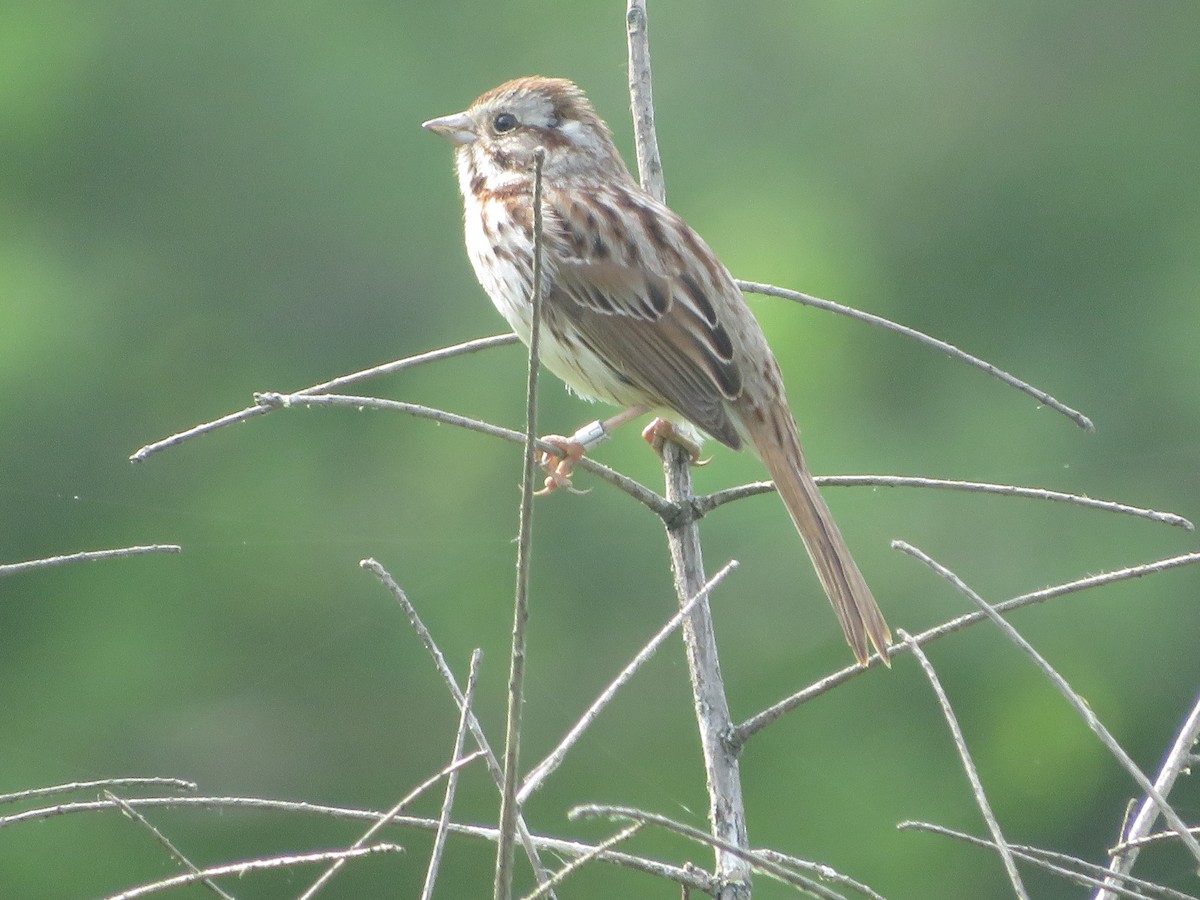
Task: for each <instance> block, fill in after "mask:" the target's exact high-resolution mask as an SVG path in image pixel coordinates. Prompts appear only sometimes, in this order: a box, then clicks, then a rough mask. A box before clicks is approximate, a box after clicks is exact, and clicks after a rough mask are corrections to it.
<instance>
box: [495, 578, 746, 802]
mask: <svg viewBox="0 0 1200 900" xmlns="http://www.w3.org/2000/svg"><path fill="white" fill-rule="evenodd" d="M736 567H737V560H730V561H729V562H727V563H726V564H725V565H724V566H723V567H722V568H721V570H720V571H719V572H717V574H716V575H714V576H713V577H712V578H710V579H709V580H708V582H707V583H706V584H705V585H704V587H703V588H702V589H701V590H700V591H699V593H697V594H696V595H695V596H694V597H692V598H691V599H690V600H689V601H688V602H687V603H686V604H684V606H683V607H682V608H680V610H679V612H677V613H675V615H673V616H672V617H671V619H670V621H668V622H667V624H666V625H664V626H663V627H662V628H661V629H659V631H658V633H657V634H656V635H654V637H652V638H651V639H650V641H649V642H648V643H647V644H646V645H645V646H644V647H642V649H641V650H640V651H638V654H637V655H636V656H635V657H634V658H633V659H632V660H631V661H630V662H629V665H627V666H626V667H625V668H624V669H622V670H621V672H620V674H619V675H617V677H616V678H614V679H613V680H612V682H611V683H610V684H609V685H608V687H606V688H605V689H604V690H603V691H602V692H601V693H600V696H599V697H597V698H596V700H595V701H594V702H593V703H592V705H591V706H589V707H588V708H587V709H586V710H585V711H584V713H583V715H582V716H580V717H579V720H578V721H577V722H576V723H575V725H574V726H572V728H571V730H570V731H568V732H567V734H566V736H565V737H564V738H563V739H562V740H561V741H560V742H559V744H558V746H557V747H555V748H554V749H553V750H552V751H551V752H550V753H549V754H548V755H547V756H546V758H545V759H543V760H542V761H541V762H540V763H538V764H537V765H536V766H535V767H534V768H533V770H532V771H531V772H530V773H529V774H528V775H527V776H526V777H525V782H524V784H522V785H521V790H520V792H519V793H518V794H517V801H518V802H519V803H521V804H524V803H525V801H526V800H528V799H529V796H530V794H532V793H533V792H534V791H536V790H537V789H538V788H540V787H541V786H542V783H543V782H545V780H546V779H547V778H548V777H549V776H550V775H551V774H553V772H554V771H555V770H556V769H557V768H558V767H559V766H560V765H562V762H563V760H564V759H566V756H567V753H568V752H569V751H570V749H571V748H572V747H574V746H575V744H576V743H578V741H579V739H580V737H582V736H583V733H584V731H586V730H587V728H588V727H589V726H590V725H591V724H592V723H593V722H594V721H595V720H596V718H597V717H598V716H599V715H600V713H601V711H603V709H604V708H605V707H606V706H608V704H609V702H611V701H612V699H613V697H615V696H616V694H617V691H619V690H620V689H621V688H622V687H624V686H625V684H626V683H627V682H628V681H629V679H631V678H632V677H633V676H634V673H636V672H637V670H638V669H640V668H641V667H642V665H643V664H644V663H645V662H646V661H647V660H648V659H650V657H651V656H653V655H654V653H655V651H656V650H658V648H659V647H660V646H661V645H662V642H663V641H665V640H666V639H667V638H668V637H669V636H670V635H671V634H673V633H674V631H675V629H676V628H678V627H679V623H680V622H682V621H683V620H684V618H686V617H687V616H689V615H691V612H692V609H693V607H695V605H696V604H697V603H701V602H703V601H705V600H706V599H707V598H708V595H709V594H710V593H711V592H712V590H713V588H715V587H716V586H717V585H718V584H720V582H721V581H722V580H723V579H724V578H725V576H726V575H728V574H729V573H730V572H731V571H733V569H735V568H736Z"/></svg>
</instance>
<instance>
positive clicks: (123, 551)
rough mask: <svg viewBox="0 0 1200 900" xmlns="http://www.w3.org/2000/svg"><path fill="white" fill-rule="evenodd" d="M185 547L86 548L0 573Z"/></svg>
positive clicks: (1, 567)
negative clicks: (78, 551) (79, 551)
mask: <svg viewBox="0 0 1200 900" xmlns="http://www.w3.org/2000/svg"><path fill="white" fill-rule="evenodd" d="M182 549H183V548H182V547H180V546H179V545H178V544H146V545H143V546H139V547H119V548H117V549H116V550H85V551H83V552H81V553H68V554H66V555H65V556H48V557H46V558H45V559H30V560H27V561H25V562H19V563H6V564H5V565H0V575H16V574H17V573H19V572H31V571H33V570H34V569H53V568H54V567H55V566H65V565H67V564H68V563H75V562H99V561H100V560H104V559H121V558H123V557H126V556H144V555H146V554H148V553H178V552H180V551H181V550H182Z"/></svg>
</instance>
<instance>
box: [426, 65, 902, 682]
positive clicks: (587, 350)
mask: <svg viewBox="0 0 1200 900" xmlns="http://www.w3.org/2000/svg"><path fill="white" fill-rule="evenodd" d="M423 127H424V128H426V129H427V130H429V131H431V132H433V133H435V134H437V135H440V136H442V137H444V138H447V139H448V140H449V141H451V142H452V143H453V144H454V145H455V147H456V149H455V168H456V171H457V176H458V184H459V188H460V191H461V193H462V199H463V208H464V231H465V238H466V247H467V254H468V257H469V258H470V261H471V264H472V266H473V268H474V270H475V275H476V277H477V278H478V280H479V283H480V285H481V286H482V287H483V289H484V291H485V292H486V293H487V294H488V296H489V297H490V298H491V300H492V302H493V303H494V304H495V306H496V308H497V309H498V310H499V312H500V314H501V315H502V316H503V317H504V318H505V319H506V320H507V321H508V323H509V325H510V327H511V328H512V329H513V331H514V332H515V333H516V334H517V336H518V337H519V338H520V339H521V340H522V341H524V342H525V343H526V344H528V343H529V341H530V334H531V329H532V311H533V303H532V295H533V286H534V285H533V281H534V210H533V197H534V179H535V174H534V166H535V159H539V158H540V164H541V185H540V188H541V202H542V210H541V212H542V219H543V224H542V251H541V252H542V285H541V287H542V307H541V321H540V322H539V350H540V357H541V362H542V363H543V364H544V365H545V366H546V368H547V369H549V370H550V371H551V372H552V373H554V374H555V375H556V376H557V377H558V378H560V379H561V380H562V381H564V382H565V383H566V385H567V387H568V388H569V389H570V390H572V391H573V392H574V393H576V394H578V395H580V396H581V397H584V398H586V399H590V400H599V401H603V402H605V403H608V404H612V405H614V406H616V407H618V408H620V409H621V412H620V413H618V414H616V415H614V416H612V417H611V418H609V419H607V420H605V421H604V422H597V423H593V424H592V426H590V427H585V428H583V429H580V430H579V431H577V432H576V433H575V435H573V436H572V437H570V438H563V437H561V436H558V435H551V436H548V437H547V438H546V440H548V441H550V443H551V445H552V446H554V447H555V448H556V450H557V451H558V453H557V454H555V459H550V458H543V467H544V468H545V469H546V471H547V477H546V491H550V490H553V489H555V488H557V487H570V472H571V469H572V467H573V466H574V464H575V462H576V461H577V460H578V459H579V458H581V457H582V456H583V454H584V453H585V452H586V451H587V450H588V449H590V448H591V447H592V446H594V445H595V444H596V443H598V442H599V440H601V439H603V438H604V437H606V436H607V434H608V432H609V431H610V430H611V428H613V427H615V426H616V425H618V424H621V423H623V422H625V421H628V420H629V419H632V418H635V417H637V416H639V415H642V414H645V413H654V414H655V415H656V416H658V418H656V419H655V421H654V423H652V425H651V426H650V427H649V428H647V429H646V432H644V436H646V438H647V440H649V441H650V442H651V443H652V444H653V445H655V446H656V448H657V449H660V450H661V446H662V442H663V441H664V440H676V441H678V442H679V443H682V444H684V446H685V447H688V449H689V452H690V453H691V456H692V461H693V462H697V461H698V459H697V456H698V449H697V442H698V439H699V438H700V436H701V435H708V436H709V437H711V438H713V439H715V440H717V441H719V442H720V443H721V444H724V445H725V446H727V447H729V448H731V449H733V450H741V449H744V448H749V449H751V450H753V451H754V452H755V453H756V454H757V455H758V457H759V458H760V459H761V460H762V462H763V464H764V465H765V467H766V469H767V471H768V472H769V473H770V475H771V478H772V479H773V480H774V482H775V487H776V489H777V491H778V493H779V495H780V497H781V498H782V499H783V503H784V505H785V507H786V508H787V511H788V514H789V515H790V517H791V520H792V522H793V523H794V525H795V527H796V530H797V531H798V532H799V535H800V538H801V540H802V542H803V544H804V546H805V548H806V549H807V551H808V555H809V557H810V558H811V560H812V563H813V567H814V569H815V570H816V574H817V577H818V580H819V581H820V583H821V585H822V587H823V588H824V590H825V593H826V594H827V596H828V598H829V600H830V602H831V604H832V605H833V609H834V611H835V613H836V614H837V618H838V621H839V622H840V624H841V626H842V630H843V631H844V633H845V636H846V641H847V643H848V644H849V645H850V648H851V650H852V651H853V653H854V656H855V658H856V659H857V661H858V662H859V664H862V665H865V664H866V663H867V662H868V660H869V657H870V650H871V646H873V647H874V649H875V651H877V652H878V654H879V656H880V658H881V659H882V661H883V662H884V663H885V664H888V662H889V658H888V652H887V648H888V646H889V645H890V644H891V632H890V631H889V629H888V626H887V623H886V622H885V620H884V617H883V613H882V612H881V611H880V609H879V605H878V603H877V602H876V600H875V597H874V595H873V594H872V593H871V590H870V588H869V587H868V586H867V583H866V580H865V579H864V578H863V575H862V572H861V571H860V570H859V567H858V565H857V563H855V561H854V557H853V556H852V555H851V553H850V549H849V547H848V546H847V545H846V541H845V539H844V538H843V537H842V534H841V532H840V530H839V529H838V526H837V523H836V522H835V521H834V518H833V515H832V513H831V512H830V510H829V507H828V506H827V505H826V503H825V501H824V499H823V498H822V496H821V494H820V491H819V490H818V488H817V485H816V483H815V482H814V480H813V477H812V474H811V473H810V471H809V469H808V465H807V463H806V461H805V457H804V451H803V449H802V447H801V443H800V433H799V428H798V426H797V424H796V420H795V418H794V417H793V416H792V413H791V409H790V407H789V405H788V401H787V396H786V393H785V390H784V383H783V376H782V374H781V372H780V368H779V364H778V363H777V361H776V359H775V356H774V354H773V353H772V352H771V348H770V347H769V345H768V344H767V340H766V337H765V336H764V334H763V331H762V328H761V327H760V325H759V324H758V321H757V320H756V319H755V317H754V314H753V312H752V311H751V310H750V307H749V306H748V305H747V303H746V300H745V298H744V297H743V296H742V294H741V291H740V290H739V289H738V287H737V285H736V283H735V281H734V279H733V276H732V275H731V274H730V272H729V270H728V269H727V268H726V267H725V266H724V265H723V264H722V263H721V261H720V260H719V259H718V258H717V256H716V254H715V253H714V252H713V251H712V250H711V249H710V248H709V246H708V244H706V243H705V242H704V240H703V239H702V238H701V237H700V236H699V235H698V234H697V233H696V232H695V231H694V230H692V228H690V227H689V226H688V225H687V223H685V222H684V221H683V219H682V218H681V217H680V216H678V215H677V214H676V213H675V212H673V211H672V210H671V209H670V208H668V207H667V206H666V204H665V203H663V202H661V201H660V200H658V199H656V198H655V197H654V196H653V195H651V194H650V193H648V192H647V191H645V190H643V188H642V187H641V186H640V185H639V184H638V182H637V181H636V179H635V178H634V177H633V175H632V174H631V173H630V171H629V169H628V168H627V167H626V165H625V162H624V161H623V160H622V158H621V155H620V153H619V152H618V150H617V148H616V145H615V144H614V142H613V138H612V133H611V131H610V129H609V127H608V125H607V124H606V123H605V122H604V120H602V119H601V118H600V117H599V115H597V113H596V111H595V110H594V108H593V107H592V104H591V103H590V101H589V100H588V99H587V97H586V95H585V94H584V92H583V91H582V90H581V89H580V88H579V87H578V86H576V85H575V84H574V83H573V82H571V81H569V80H567V79H564V78H549V77H543V76H526V77H522V78H516V79H514V80H511V81H508V82H505V83H504V84H501V85H499V86H498V87H495V88H492V89H491V90H489V91H487V92H486V93H484V94H482V95H481V96H480V97H478V98H477V99H476V100H475V101H474V102H473V103H472V104H471V105H470V106H469V107H468V108H467V109H466V110H465V111H463V112H459V113H454V114H452V115H447V116H441V117H439V118H434V119H430V120H429V121H427V122H424V123H423Z"/></svg>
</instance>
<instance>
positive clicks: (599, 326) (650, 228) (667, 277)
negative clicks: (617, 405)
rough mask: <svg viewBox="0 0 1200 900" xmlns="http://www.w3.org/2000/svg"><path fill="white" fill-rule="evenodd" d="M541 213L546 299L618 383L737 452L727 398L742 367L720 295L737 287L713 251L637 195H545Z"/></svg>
mask: <svg viewBox="0 0 1200 900" xmlns="http://www.w3.org/2000/svg"><path fill="white" fill-rule="evenodd" d="M548 209H549V212H550V215H549V216H548V220H549V223H550V226H551V228H553V235H554V238H555V240H554V241H553V250H552V252H553V253H554V257H555V258H554V269H553V272H554V275H553V282H552V285H551V288H550V290H549V291H548V292H547V295H546V302H547V304H548V305H549V306H551V307H552V308H553V310H554V312H555V313H557V314H559V315H561V316H563V317H564V318H565V319H566V320H567V321H569V322H571V323H572V324H573V325H574V327H575V328H576V329H577V330H578V332H579V334H580V335H581V337H582V338H583V339H584V340H585V341H586V342H587V343H588V345H590V346H591V347H592V349H593V350H594V352H596V353H597V354H598V355H600V356H601V357H602V358H604V359H605V360H606V361H607V362H608V363H609V364H610V365H612V366H613V368H614V369H616V370H617V371H618V372H619V373H620V375H621V376H622V377H623V378H624V379H627V380H628V381H630V382H631V383H633V384H634V385H636V386H637V387H638V388H640V389H641V390H642V391H643V392H644V393H646V394H647V395H648V397H650V398H654V399H655V400H656V401H659V402H661V405H663V406H665V407H667V408H669V409H672V410H674V411H675V412H677V413H679V414H680V415H682V416H683V417H685V418H686V419H688V420H689V421H691V422H692V423H694V424H695V425H697V426H698V427H700V428H702V429H703V430H704V431H706V432H708V433H709V434H711V435H712V436H713V437H714V438H716V439H717V440H719V441H721V442H722V443H723V444H726V445H728V446H730V447H733V448H735V449H737V448H739V447H740V446H741V443H742V441H741V437H740V435H739V434H738V432H737V430H736V428H735V427H734V425H733V422H732V420H731V418H730V415H729V403H730V402H731V401H733V400H736V399H737V398H738V397H739V396H740V394H741V392H742V373H741V370H740V368H739V361H738V359H737V356H738V354H737V351H736V348H735V345H734V342H733V340H732V339H731V338H730V332H729V330H728V329H727V325H726V323H725V322H723V321H722V317H721V315H720V311H721V310H726V309H729V298H726V297H724V296H723V294H722V293H721V292H727V291H733V292H736V291H737V288H736V286H734V284H733V281H732V279H731V278H730V276H729V274H728V272H727V271H726V270H725V268H724V267H723V266H722V265H721V263H720V262H718V261H717V259H716V257H715V256H713V254H712V251H711V250H709V249H708V247H707V246H705V245H704V243H703V242H702V241H701V240H700V239H699V238H698V237H697V236H696V235H695V233H694V232H692V231H691V229H689V228H688V226H687V225H686V224H684V222H683V221H682V220H681V219H680V218H679V217H678V216H676V215H675V214H674V213H672V212H671V211H670V210H669V209H667V208H666V207H665V206H663V205H662V204H659V203H657V202H656V201H652V199H651V198H650V197H649V195H641V193H640V192H638V193H637V194H635V193H633V192H632V191H629V192H626V194H616V195H613V194H609V195H607V196H606V195H603V194H596V195H588V197H586V198H584V199H583V200H578V199H572V200H566V199H563V198H551V203H550V204H549V207H548ZM740 299H741V298H740V296H739V297H737V300H739V301H740Z"/></svg>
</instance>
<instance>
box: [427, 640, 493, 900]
mask: <svg viewBox="0 0 1200 900" xmlns="http://www.w3.org/2000/svg"><path fill="white" fill-rule="evenodd" d="M482 659H483V651H482V650H480V649H479V648H476V649H475V652H474V653H472V654H471V664H470V669H469V671H468V673H467V690H466V692H465V693H464V695H463V704H462V710H461V711H460V712H459V716H458V728H457V730H455V732H454V747H453V749H452V750H451V751H450V758H451V759H452V760H453V759H458V758H459V757H461V756H462V751H463V742H464V741H465V740H466V737H467V723H468V722H469V721H470V719H471V705H472V704H473V703H474V701H475V684H476V682H477V681H478V680H479V662H480V660H482ZM482 752H483V751H482V750H481V751H480V753H482ZM457 788H458V770H457V769H455V770H454V771H453V772H451V773H450V777H449V778H447V779H446V796H445V797H444V798H443V799H442V813H441V815H440V816H439V817H438V829H437V834H435V835H434V836H433V850H432V851H431V852H430V854H429V866H428V868H426V870H425V883H424V885H422V887H421V900H430V898H432V897H433V886H434V884H435V883H436V882H437V876H438V868H439V866H441V863H442V851H443V850H444V849H445V847H446V829H447V827H449V825H450V812H451V810H452V809H453V808H454V793H455V791H456V790H457Z"/></svg>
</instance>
